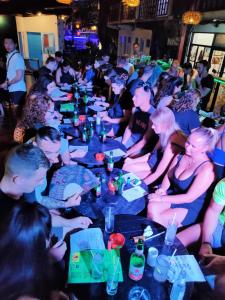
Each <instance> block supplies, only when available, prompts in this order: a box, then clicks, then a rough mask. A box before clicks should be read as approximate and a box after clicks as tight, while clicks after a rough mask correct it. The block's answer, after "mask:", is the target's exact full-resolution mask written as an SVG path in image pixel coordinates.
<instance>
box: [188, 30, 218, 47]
mask: <svg viewBox="0 0 225 300" xmlns="http://www.w3.org/2000/svg"><path fill="white" fill-rule="evenodd" d="M213 38H214V34H213V33H195V34H194V37H193V42H192V43H193V44H198V45H204V46H212V43H213Z"/></svg>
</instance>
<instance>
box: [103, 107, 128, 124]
mask: <svg viewBox="0 0 225 300" xmlns="http://www.w3.org/2000/svg"><path fill="white" fill-rule="evenodd" d="M123 114H124V116H123V117H121V118H115V119H112V118H110V117H109V116H108V115H106V116H104V117H103V120H104V121H107V122H109V123H112V124H119V123H123V122H126V121H128V120H129V118H130V116H131V111H130V110H124V111H123Z"/></svg>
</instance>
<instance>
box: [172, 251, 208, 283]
mask: <svg viewBox="0 0 225 300" xmlns="http://www.w3.org/2000/svg"><path fill="white" fill-rule="evenodd" d="M171 266H172V267H171V269H172V272H173V279H176V278H178V276H179V274H180V271H181V270H184V271H185V273H186V282H204V281H205V277H204V275H203V273H202V271H201V269H200V267H199V264H198V262H197V261H196V259H195V257H194V255H175V256H174V257H173V258H172V262H171ZM169 274H170V272H169V273H168V276H169Z"/></svg>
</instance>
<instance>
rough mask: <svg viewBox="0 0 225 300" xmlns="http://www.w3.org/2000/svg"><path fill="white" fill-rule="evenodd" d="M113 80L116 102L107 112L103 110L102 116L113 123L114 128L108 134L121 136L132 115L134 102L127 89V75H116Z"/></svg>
mask: <svg viewBox="0 0 225 300" xmlns="http://www.w3.org/2000/svg"><path fill="white" fill-rule="evenodd" d="M111 80H112V91H113V93H114V95H115V97H114V103H113V105H112V106H111V107H110V109H109V110H108V111H107V112H102V113H101V116H102V119H103V120H104V121H107V122H109V123H111V124H112V127H113V128H112V130H111V131H110V133H109V134H108V135H110V136H121V135H122V134H123V132H124V130H125V128H126V125H127V123H128V120H129V118H130V116H131V112H132V107H133V102H132V99H131V95H129V94H128V93H126V90H125V86H126V80H127V76H126V75H125V76H116V77H112V78H111Z"/></svg>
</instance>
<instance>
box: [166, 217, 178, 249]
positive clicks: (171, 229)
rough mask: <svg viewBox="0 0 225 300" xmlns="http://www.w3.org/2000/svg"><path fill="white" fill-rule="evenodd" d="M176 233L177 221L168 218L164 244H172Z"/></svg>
mask: <svg viewBox="0 0 225 300" xmlns="http://www.w3.org/2000/svg"><path fill="white" fill-rule="evenodd" d="M176 234H177V223H176V221H175V220H170V221H169V223H168V225H167V229H166V235H165V244H166V245H168V246H172V245H173V243H174V240H175V237H176Z"/></svg>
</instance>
